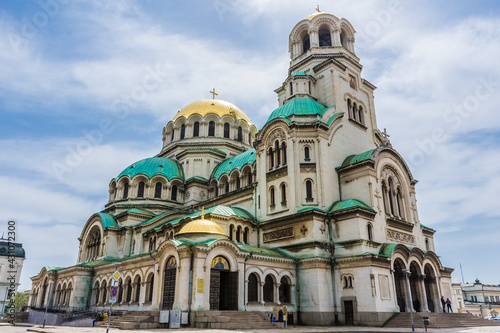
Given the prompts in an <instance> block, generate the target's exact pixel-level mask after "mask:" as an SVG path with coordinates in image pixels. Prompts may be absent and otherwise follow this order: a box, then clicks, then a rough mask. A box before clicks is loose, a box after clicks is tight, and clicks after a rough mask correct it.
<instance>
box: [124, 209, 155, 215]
mask: <svg viewBox="0 0 500 333" xmlns="http://www.w3.org/2000/svg"><path fill="white" fill-rule="evenodd" d="M123 213H131V214H141V215H149V216H155V215H156V214H155V213H152V212H150V211H149V210H147V209H142V208H130V209H127V210H125V211H123V212H121V213H119V214H115V216H116V215H121V214H123Z"/></svg>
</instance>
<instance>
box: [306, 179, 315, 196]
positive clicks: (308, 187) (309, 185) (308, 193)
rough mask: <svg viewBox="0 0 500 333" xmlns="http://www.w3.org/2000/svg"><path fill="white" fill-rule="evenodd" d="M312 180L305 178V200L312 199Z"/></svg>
mask: <svg viewBox="0 0 500 333" xmlns="http://www.w3.org/2000/svg"><path fill="white" fill-rule="evenodd" d="M312 200H313V196H312V181H310V180H306V201H312Z"/></svg>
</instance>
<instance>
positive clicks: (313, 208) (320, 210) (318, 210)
mask: <svg viewBox="0 0 500 333" xmlns="http://www.w3.org/2000/svg"><path fill="white" fill-rule="evenodd" d="M311 210H314V211H317V212H322V213H325V211H324V210H323V209H320V208H316V207H306V208H302V209H299V210H298V211H297V213H303V212H308V211H311Z"/></svg>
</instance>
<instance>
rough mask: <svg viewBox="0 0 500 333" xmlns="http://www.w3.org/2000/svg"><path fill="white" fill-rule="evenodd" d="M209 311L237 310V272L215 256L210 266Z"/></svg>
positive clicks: (224, 260) (225, 261)
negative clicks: (232, 270)
mask: <svg viewBox="0 0 500 333" xmlns="http://www.w3.org/2000/svg"><path fill="white" fill-rule="evenodd" d="M210 267H211V269H210V310H238V272H237V271H236V272H231V267H230V266H229V263H228V262H227V259H226V258H224V257H223V256H217V257H215V258H214V259H213V260H212V264H211V265H210Z"/></svg>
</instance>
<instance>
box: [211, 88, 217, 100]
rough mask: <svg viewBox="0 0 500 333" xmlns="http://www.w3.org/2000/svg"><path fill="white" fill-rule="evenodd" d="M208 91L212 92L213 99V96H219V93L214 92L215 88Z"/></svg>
mask: <svg viewBox="0 0 500 333" xmlns="http://www.w3.org/2000/svg"><path fill="white" fill-rule="evenodd" d="M210 93H211V94H212V99H215V96H219V94H218V93H216V92H215V88H213V89H212V91H211V92H210Z"/></svg>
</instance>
